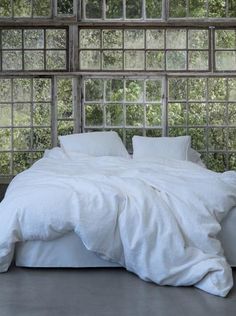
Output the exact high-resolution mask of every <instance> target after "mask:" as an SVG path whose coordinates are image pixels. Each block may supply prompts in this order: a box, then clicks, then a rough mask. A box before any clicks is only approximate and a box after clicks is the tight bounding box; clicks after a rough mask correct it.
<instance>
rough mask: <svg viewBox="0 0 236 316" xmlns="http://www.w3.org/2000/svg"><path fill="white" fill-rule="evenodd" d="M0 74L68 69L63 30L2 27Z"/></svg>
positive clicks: (65, 31)
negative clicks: (3, 72) (1, 72)
mask: <svg viewBox="0 0 236 316" xmlns="http://www.w3.org/2000/svg"><path fill="white" fill-rule="evenodd" d="M0 38H1V52H0V53H1V71H6V72H7V71H49V70H54V71H58V70H67V69H68V43H67V42H68V40H67V38H68V31H67V29H66V28H60V29H58V28H27V29H26V28H25V29H19V28H17V29H16V28H10V29H9V28H2V29H0Z"/></svg>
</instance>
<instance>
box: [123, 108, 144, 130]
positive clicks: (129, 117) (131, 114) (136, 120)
mask: <svg viewBox="0 0 236 316" xmlns="http://www.w3.org/2000/svg"><path fill="white" fill-rule="evenodd" d="M126 125H127V126H144V108H143V105H142V104H141V105H138V104H130V105H126Z"/></svg>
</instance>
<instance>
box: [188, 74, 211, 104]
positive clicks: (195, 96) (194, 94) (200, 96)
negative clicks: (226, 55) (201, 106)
mask: <svg viewBox="0 0 236 316" xmlns="http://www.w3.org/2000/svg"><path fill="white" fill-rule="evenodd" d="M206 83H207V82H206V79H195V78H194V79H188V98H189V100H191V101H195V100H206V95H207V86H206Z"/></svg>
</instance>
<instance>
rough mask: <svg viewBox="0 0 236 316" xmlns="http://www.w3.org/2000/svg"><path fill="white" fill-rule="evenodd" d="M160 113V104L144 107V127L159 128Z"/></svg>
mask: <svg viewBox="0 0 236 316" xmlns="http://www.w3.org/2000/svg"><path fill="white" fill-rule="evenodd" d="M161 118H162V111H161V105H160V104H147V105H146V126H160V125H161V123H162V122H161Z"/></svg>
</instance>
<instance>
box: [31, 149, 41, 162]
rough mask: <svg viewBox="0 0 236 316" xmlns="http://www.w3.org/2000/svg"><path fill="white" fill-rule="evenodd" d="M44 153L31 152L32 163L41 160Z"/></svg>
mask: <svg viewBox="0 0 236 316" xmlns="http://www.w3.org/2000/svg"><path fill="white" fill-rule="evenodd" d="M43 155H44V152H43V151H41V152H40V151H39V152H32V153H31V157H32V162H33V163H34V162H36V161H37V160H39V159H41V158H43Z"/></svg>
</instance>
